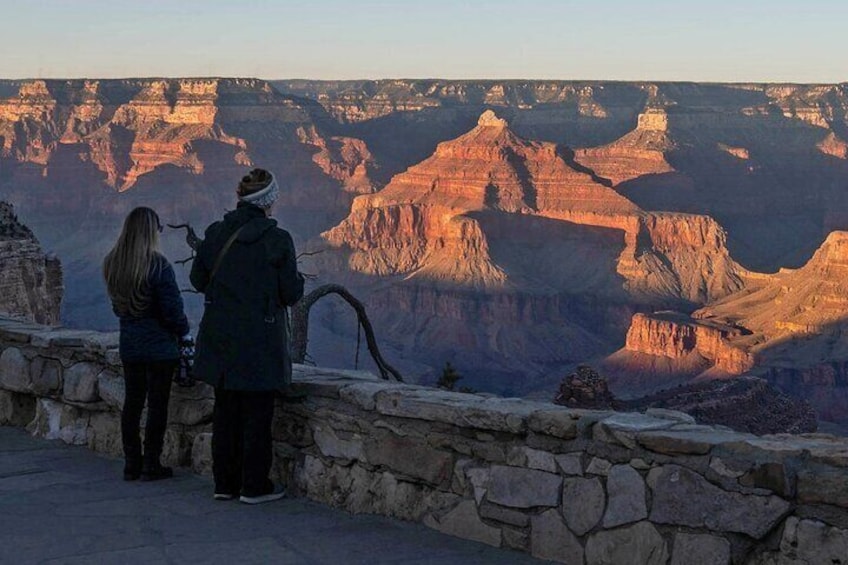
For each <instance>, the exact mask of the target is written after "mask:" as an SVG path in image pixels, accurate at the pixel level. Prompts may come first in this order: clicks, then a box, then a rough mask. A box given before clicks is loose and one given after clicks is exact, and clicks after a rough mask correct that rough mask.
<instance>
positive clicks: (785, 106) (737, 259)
mask: <svg viewBox="0 0 848 565" xmlns="http://www.w3.org/2000/svg"><path fill="white" fill-rule="evenodd" d="M846 100H848V98H846V87H845V85H844V84H840V85H769V84H733V85H720V84H710V85H705V84H694V83H647V82H645V83H604V82H563V81H441V80H429V81H415V80H410V81H406V80H387V81H342V82H314V81H276V82H273V83H269V82H267V81H262V80H258V79H128V80H72V81H58V80H47V81H0V197H2V198H4V199H7V200H9V201H10V202H12V203H13V204H15V205H16V207H17V210H18V212H19V213H20V215H21V217H22V218H23V220H24V221H25V223H27V225H29V226H30V227H31V228H33V229H34V230H35V232H36V233H37V234H38V235H39V238H40V240H41V241H42V243H43V244H44V246H45V248H46V249H47V250H48V251H50V252H53V253H56V254H57V255H58V256H59V257H60V258H61V259H62V261H63V264H64V265H65V272H66V287H67V292H66V294H67V298H66V305H67V306H66V309H65V320H66V321H68V322H71V323H73V324H77V325H80V326H83V327H92V326H93V327H99V328H108V327H113V325H114V323H115V322H114V319H113V317H112V316H111V313H110V312H109V310H108V303H107V301H106V300H105V293H104V292H103V289H102V283H101V282H100V278H99V264H100V261H101V259H102V256H103V255H104V254H105V252H106V251H107V249H108V246H109V245H110V244H111V242H112V241H113V240H114V237H115V236H116V235H117V231H118V229H119V225H120V222H121V220H122V219H123V216H124V215H125V214H126V212H127V211H129V209H131V208H132V207H133V206H136V205H139V204H146V205H151V206H153V207H154V208H156V209H157V210H159V211H160V213H161V214H162V216H163V218H164V219H165V220H166V221H169V222H172V223H179V222H184V221H188V222H191V223H192V224H193V225H194V226H195V227H196V228H199V229H202V228H203V227H204V226H205V225H207V224H208V223H209V222H210V221H212V220H213V219H215V218H216V217H218V216H219V215H220V214H221V213H222V212H223V211H225V210H226V209H228V208H232V207H233V205H234V202H233V200H234V199H233V188H234V185H235V182H236V181H237V179H238V178H239V177H240V176H241V175H242V174H243V173H244V171H245V170H246V169H247V168H248V167H250V166H254V165H257V166H265V167H267V168H270V169H272V170H274V171H275V172H276V173H277V174H278V176H279V177H280V179H281V180H282V181H283V183H282V184H283V191H282V196H281V201H280V202H279V204H278V206H277V208H276V216H277V217H278V218H279V219H280V221H281V223H282V225H284V226H285V227H287V228H288V229H290V230H291V231H292V233H293V235H294V236H295V239H296V241H297V243H298V246H299V250H302V251H317V250H323V252H322V253H321V254H319V255H313V256H308V257H303V258H302V269H303V270H304V271H307V272H311V273H314V274H317V275H318V276H319V279H318V282H341V283H344V284H347V285H349V286H350V287H351V288H352V289H354V290H355V291H356V292H357V294H358V295H359V296H361V297H362V298H363V299H364V300H365V302H366V305H367V306H368V307H369V311H370V312H372V317H373V319H374V321H375V325H376V328H377V331H378V338H379V339H381V340H382V341H384V342H385V348H386V349H387V354H388V355H389V357H390V358H392V360H393V361H394V363H395V364H397V365H399V366H400V367H401V368H402V369H406V371H407V372H408V373H410V374H414V375H416V378H421V379H423V380H425V381H433V380H435V377H436V375H437V374H438V373H439V371H440V370H441V367H442V366H443V365H444V362H445V361H451V362H452V363H453V364H454V366H456V367H458V368H459V369H460V371H461V372H462V373H463V374H465V375H466V378H467V381H466V384H468V385H470V386H473V387H475V388H480V389H488V390H499V391H505V390H509V391H512V392H522V393H523V392H528V391H531V390H534V389H537V390H538V389H547V390H548V391H549V393H550V391H552V390H553V388H554V384H555V383H556V382H558V380H559V378H560V377H561V376H562V374H564V373H565V371H567V370H568V368H569V367H571V366H573V365H574V364H575V363H578V362H582V361H586V360H600V359H607V358H608V356H609V355H610V354H613V353H614V355H613V357H616V358H617V359H619V360H620V361H621V363H620V364H619V366H624V367H625V368H626V369H627V370H628V371H629V372H630V373H631V374H633V373H635V372H637V369H638V370H643V369H644V370H645V371H647V372H649V373H651V374H653V373H657V372H658V374H660V377H658V378H659V380H662V378H664V377H662V374H664V373H662V371H659V370H660V369H667V368H669V367H671V368H675V369H676V370H677V369H679V370H678V374H684V373H685V375H686V378H692V377H695V376H698V375H700V374H702V373H704V372H705V371H706V372H707V373H708V375H709V371H707V369H709V368H710V367H711V366H713V365H714V364H715V363H712V362H709V360H708V359H707V358H706V357H703V356H702V354H701V353H702V352H705V351H707V349H709V348H707V346H706V345H705V344H707V343H708V342H709V340H708V339H707V337H703V338H702V339H701V340H700V344H701V345H700V346H699V347H700V349H698V348H696V349H698V351H695V350H694V349H693V350H692V354H691V355H690V354H687V355H684V356H683V357H676V358H671V357H664V356H662V355H660V356H657V355H647V354H645V353H641V354H640V353H639V352H637V351H631V350H630V349H627V348H624V346H625V342H627V343H629V344H630V345H632V344H633V343H634V342H632V341H630V340H628V339H627V335H628V327H629V325H630V320H631V317H632V316H633V314H637V313H645V314H652V313H653V312H654V311H657V310H663V309H674V310H677V311H680V312H681V313H682V314H684V315H689V314H691V313H692V312H694V311H696V310H698V309H699V308H702V307H705V306H707V307H709V306H711V305H712V304H713V303H715V302H716V301H724V300H728V297H730V296H737V295H739V294H738V293H746V292H749V291H750V290H753V289H756V288H759V287H758V286H757V285H759V284H761V282H762V281H764V280H766V279H768V277H769V276H770V275H760V274H758V272H761V273H773V272H777V271H778V270H779V269H780V268H790V269H795V268H799V267H801V266H802V265H804V263H805V262H806V261H807V260H808V259H809V258H810V257H811V255H812V254H813V252H814V251H815V250H816V249H817V248H819V247H820V246H821V245H822V242H823V241H824V240H825V238H826V237H827V235H828V233H830V232H831V231H833V230H835V229H839V228H844V227H848V226H846V220H848V202H846V198H848V196H846V195H848V192H846V191H845V188H846V185H847V184H848V161H846V152H845V151H844V148H845V147H846V132H848V126H846V115H847V114H848V102H846ZM322 234H323V235H322ZM164 245H165V251H166V253H167V254H168V255H169V257H171V258H173V259H178V258H181V257H184V256H185V255H186V254H187V249H186V247H185V245H184V243H183V241H182V237H181V235H180V234H178V233H176V232H166V237H165V238H164ZM178 274H179V276H180V278H181V281H183V284H185V270H184V269H178ZM764 277H765V278H764ZM831 295H834V294H833V293H831ZM186 300H187V303H188V305H189V309H190V310H191V311H192V313H193V316H194V317H195V318H196V317H197V314H198V313H199V311H200V307H201V305H200V301H199V300H198V299H197V298H196V297H194V296H191V295H186ZM822 304H823V303H822V302H816V303H810V304H809V305H808V307H809V308H812V311H815V310H817V309H818V308H820V307H821V306H822ZM725 318H727V320H724V319H723V320H721V321H719V322H718V323H725V322H731V323H729V324H726V325H731V326H732V325H733V323H734V321H733V316H725ZM316 319H319V320H320V323H317V324H313V325H312V327H313V329H314V332H315V335H314V336H313V337H312V339H311V346H313V349H312V354H313V357H314V358H315V359H316V360H317V361H318V362H319V363H321V364H325V363H330V364H337V365H350V363H351V360H352V359H353V358H354V357H355V355H354V353H355V352H354V351H352V350H350V348H347V347H346V346H345V345H344V344H345V343H355V334H356V325H355V322H354V321H353V318H352V317H351V316H350V314H349V313H346V312H345V311H344V310H343V309H341V308H339V307H338V306H336V305H334V304H332V303H327V304H323V303H322V304H321V306H320V308H319V309H318V311H316ZM785 322H786V323H788V324H800V325H799V326H791V327H792V328H801V327H802V326H803V327H807V326H810V324H809V323H808V322H806V321H797V320H796V321H793V320H786V321H785ZM813 325H814V326H815V324H813ZM786 327H787V328H789V327H790V326H786ZM810 327H812V326H810ZM816 327H817V328H820V329H821V327H823V326H822V325H821V324H819V325H818V326H816ZM828 327H830V326H829V325H828ZM749 331H751V332H752V335H759V334H758V331H757V330H756V328H750V329H749ZM793 331H796V330H793ZM797 331H800V330H797ZM796 333H797V332H796ZM646 335H647V334H646ZM792 335H796V334H792ZM799 335H800V334H799ZM829 335H831V336H832V335H833V333H832V332H831V334H829ZM740 339H741V338H740ZM792 341H795V342H797V341H798V340H794V339H793V340H792ZM836 341H837V342H838V341H839V340H838V339H837V340H836ZM643 342H644V340H643ZM770 343H772V344H774V342H770ZM737 345H738V344H737ZM721 347H723V346H719V345H715V346H712V345H711V346H710V348H712V349H710V351H713V353H710V355H715V356H717V358H718V359H719V361H718V362H719V363H721V362H723V361H721V359H723V358H724V356H725V355H724V354H723V353H721V351H720V350H721ZM734 347H736V345H734ZM737 349H738V348H737ZM618 350H621V351H618ZM741 350H744V348H742V349H741ZM616 351H618V353H615V352H616ZM770 351H773V355H772V357H773V358H777V357H780V358H781V359H783V360H784V361H785V360H786V359H790V358H791V357H792V356H793V355H794V353H791V351H790V352H789V353H786V352H785V351H789V350H785V349H784V348H782V346H781V347H776V348H770ZM823 351H825V350H823ZM829 351H830V353H832V355H831V356H830V357H826V358H825V359H824V361H826V362H829V363H832V364H834V363H835V365H832V366H831V369H830V371H831V373H832V378H831V380H832V381H833V382H841V381H840V378H841V377H839V376H838V375H840V374H841V372H840V371H841V368H840V367H841V365H839V364H840V363H842V359H843V358H842V357H840V353H839V352H840V351H841V349H839V348H838V347H835V348H834V347H832V348H831V349H830V350H829ZM778 352H784V353H780V354H779V355H778ZM631 353H632V354H633V355H630V354H631ZM640 355H641V356H640ZM804 355H806V354H804ZM637 357H638V358H637ZM757 358H760V357H757ZM790 360H791V359H790ZM734 362H736V361H734ZM817 366H821V364H819V365H817ZM768 367H769V369H768V370H769V371H772V370H773V371H772V372H773V374H775V375H778V374H779V375H781V376H780V377H777V376H775V379H778V378H780V379H782V380H783V381H785V382H790V381H793V379H795V377H791V376H787V375H788V374H789V373H787V371H793V370H795V368H796V367H795V366H794V365H792V364H791V363H789V364H787V363H786V362H783V361H781V362H780V363H778V362H774V363H771V364H769V365H768ZM817 371H818V372H817V373H816V375H817V376H815V377H813V376H812V375H809V376H808V377H803V376H802V377H801V379H802V380H803V379H804V378H806V379H807V380H808V381H813V382H817V383H821V382H826V381H827V379H828V378H829V377H825V376H824V375H825V374H831V373H828V372H827V371H824V369H817ZM816 386H820V385H816ZM816 390H819V391H823V390H825V389H816ZM817 394H824V393H823V392H818V393H817ZM834 410H836V408H834ZM836 412H838V410H836Z"/></svg>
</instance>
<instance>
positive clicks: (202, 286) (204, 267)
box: [188, 222, 217, 292]
mask: <svg viewBox="0 0 848 565" xmlns="http://www.w3.org/2000/svg"><path fill="white" fill-rule="evenodd" d="M216 225H217V222H216V223H214V224H212V225H210V226H209V227H208V228H206V233H205V234H204V236H203V241H202V242H200V247H198V249H197V254H196V255H195V257H194V261H192V262H191V273H190V274H189V276H188V278H189V280H190V281H191V285H192V286H193V287H194V288H195V289H196V290H197V291H198V292H206V287H207V286H209V273H210V265H211V263H210V262H209V246H210V245H211V244H210V241H209V239H210V237H212V232H214V231H216V230H215V226H216Z"/></svg>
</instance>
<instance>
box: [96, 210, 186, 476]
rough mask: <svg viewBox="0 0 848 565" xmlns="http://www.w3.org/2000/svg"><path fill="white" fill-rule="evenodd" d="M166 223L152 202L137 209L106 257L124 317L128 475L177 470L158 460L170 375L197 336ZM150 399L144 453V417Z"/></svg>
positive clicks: (115, 304)
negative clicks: (166, 244) (163, 248)
mask: <svg viewBox="0 0 848 565" xmlns="http://www.w3.org/2000/svg"><path fill="white" fill-rule="evenodd" d="M161 232H162V224H161V223H160V222H159V216H157V215H156V212H154V211H153V210H151V209H150V208H144V207H140V208H136V209H134V210H133V211H132V212H130V213H129V215H128V216H127V218H126V220H124V227H123V230H122V231H121V235H120V236H119V237H118V241H117V242H116V243H115V246H114V247H113V248H112V250H111V251H110V252H109V253H108V254H107V255H106V258H105V260H104V261H103V276H104V278H105V279H106V289H107V291H108V293H109V298H110V299H111V300H112V310H113V311H114V312H115V314H116V315H117V316H118V317H119V318H120V327H121V337H120V354H121V362H122V364H123V366H124V381H125V384H126V396H125V399H124V406H123V408H122V410H121V439H122V441H123V445H124V457H125V465H124V480H127V481H132V480H135V479H138V478H141V480H143V481H154V480H158V479H166V478H168V477H171V476H173V472H172V471H171V468H170V467H163V466H162V465H161V463H160V461H159V457H160V456H161V455H162V444H163V441H164V438H165V428H166V426H167V424H168V399H169V397H170V394H171V378H172V377H173V375H174V370H175V369H176V367H177V364H178V360H179V346H180V345H184V344H188V343H190V342H191V335H190V334H189V325H188V320H187V319H186V316H185V314H184V313H183V300H182V297H181V296H180V290H179V288H178V287H177V282H176V279H175V278H174V270H173V268H172V267H171V264H170V263H169V262H168V260H167V259H165V257H164V256H163V255H162V254H161V253H160V252H159V234H160V233H161ZM145 399H146V400H147V424H146V427H145V433H144V452H143V454H142V445H141V439H140V438H139V423H140V420H141V412H142V410H143V409H144V402H145Z"/></svg>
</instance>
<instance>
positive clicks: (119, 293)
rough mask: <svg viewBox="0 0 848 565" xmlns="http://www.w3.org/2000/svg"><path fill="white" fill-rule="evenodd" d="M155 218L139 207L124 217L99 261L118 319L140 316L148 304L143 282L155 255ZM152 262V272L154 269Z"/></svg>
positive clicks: (155, 266)
mask: <svg viewBox="0 0 848 565" xmlns="http://www.w3.org/2000/svg"><path fill="white" fill-rule="evenodd" d="M160 230H161V224H160V223H159V216H158V215H157V214H156V212H154V211H153V210H151V209H150V208H147V207H144V206H140V207H138V208H135V209H134V210H133V211H132V212H130V213H129V215H127V218H126V220H124V227H123V229H122V230H121V235H120V236H118V241H117V242H116V243H115V246H114V247H113V248H112V250H111V251H109V253H108V254H107V255H106V258H105V259H104V260H103V278H104V279H105V280H106V290H107V291H108V293H109V298H111V299H112V305H113V307H114V309H115V312H116V313H117V314H118V315H119V316H126V315H129V316H141V315H142V313H143V312H144V310H145V309H146V308H147V306H148V305H149V303H150V298H151V296H150V290H149V288H148V283H147V278H148V276H149V275H150V274H151V265H153V264H154V258H155V257H156V256H157V255H158V253H159V231H160ZM158 264H159V261H156V264H155V265H154V268H157V267H158Z"/></svg>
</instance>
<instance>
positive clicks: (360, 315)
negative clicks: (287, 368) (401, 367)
mask: <svg viewBox="0 0 848 565" xmlns="http://www.w3.org/2000/svg"><path fill="white" fill-rule="evenodd" d="M330 294H337V295H338V296H341V297H342V298H343V299H344V300H345V302H347V303H348V304H350V306H351V307H352V308H353V309H354V311H355V312H356V317H357V319H358V320H359V325H360V326H361V327H362V329H363V331H364V332H365V341H366V342H367V344H368V351H369V353H371V357H372V358H373V359H374V363H376V365H377V369H378V370H379V371H380V376H381V377H382V378H383V379H385V380H396V381H399V382H403V377H402V376H401V374H400V373H399V372H398V371H397V370H396V369H395V368H394V367H392V366H391V365H389V364H388V363H386V360H385V359H383V356H382V355H381V354H380V350H379V348H378V347H377V338H376V337H375V336H374V328H373V326H372V325H371V320H369V319H368V315H367V314H366V313H365V306H364V305H363V304H362V302H360V301H359V299H357V298H356V297H355V296H354V295H353V294H351V292H350V291H349V290H348V289H346V288H345V287H343V286H342V285H340V284H325V285H321V286H319V287H318V288H316V289H315V290H313V291H312V292H310V293H309V294H307V295H306V296H304V297H303V298H301V299H300V301H299V302H298V303H297V304H295V305H294V306H292V360H293V361H294V362H295V363H303V360H304V359H305V357H306V345H307V341H308V339H309V338H308V336H309V309H310V308H312V305H313V304H315V302H317V301H318V299H320V298H323V297H324V296H328V295H330Z"/></svg>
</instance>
